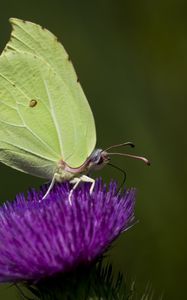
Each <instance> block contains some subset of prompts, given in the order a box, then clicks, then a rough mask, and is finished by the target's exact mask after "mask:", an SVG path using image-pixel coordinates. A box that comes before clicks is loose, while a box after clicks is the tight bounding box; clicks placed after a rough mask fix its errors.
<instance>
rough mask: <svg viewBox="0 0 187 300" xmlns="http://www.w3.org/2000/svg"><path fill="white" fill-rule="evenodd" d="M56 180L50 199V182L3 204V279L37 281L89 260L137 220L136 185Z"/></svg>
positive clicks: (0, 221) (0, 269)
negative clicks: (127, 187) (121, 188)
mask: <svg viewBox="0 0 187 300" xmlns="http://www.w3.org/2000/svg"><path fill="white" fill-rule="evenodd" d="M71 188H72V186H71V185H70V183H68V182H65V183H62V184H56V186H55V187H54V188H53V190H52V191H51V192H50V194H49V196H48V198H47V199H45V200H42V196H43V195H44V193H45V190H46V187H45V186H43V187H41V189H40V191H35V190H34V189H33V190H31V191H30V192H28V195H27V197H25V196H24V194H19V195H18V196H17V197H16V199H15V200H14V201H13V202H7V203H5V204H3V205H2V207H1V208H0V281H1V282H10V281H11V282H12V281H13V282H16V281H22V280H24V281H32V282H37V281H39V280H40V279H42V278H46V277H49V276H52V275H54V274H57V273H63V272H69V271H71V270H74V269H76V267H78V266H80V265H88V264H90V263H91V262H92V261H94V260H95V259H97V258H98V257H100V256H101V255H102V254H103V252H104V251H105V250H106V249H107V248H108V247H109V246H110V244H111V242H112V241H113V240H114V239H116V237H117V236H118V235H119V234H120V233H121V232H122V231H124V230H126V229H127V228H128V227H129V226H130V225H131V223H132V221H133V218H134V202H135V190H134V189H130V190H126V191H125V192H124V193H122V194H121V195H120V194H117V192H116V191H117V187H116V183H114V182H112V183H110V185H109V188H108V190H107V189H106V186H105V185H104V184H103V183H102V181H101V180H97V181H96V185H95V189H94V192H93V193H92V194H91V195H90V193H89V184H87V183H85V184H82V185H80V186H79V187H78V188H77V189H76V190H75V191H74V192H73V195H72V204H70V203H69V200H68V195H69V193H70V190H71Z"/></svg>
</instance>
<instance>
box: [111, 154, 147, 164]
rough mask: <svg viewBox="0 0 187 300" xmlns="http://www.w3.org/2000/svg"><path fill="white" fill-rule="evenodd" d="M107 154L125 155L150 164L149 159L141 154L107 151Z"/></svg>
mask: <svg viewBox="0 0 187 300" xmlns="http://www.w3.org/2000/svg"><path fill="white" fill-rule="evenodd" d="M108 155H119V156H126V157H130V158H134V159H138V160H142V161H143V162H144V163H145V164H146V165H148V166H150V162H149V160H148V159H147V158H145V157H143V156H137V155H132V154H127V153H119V152H108Z"/></svg>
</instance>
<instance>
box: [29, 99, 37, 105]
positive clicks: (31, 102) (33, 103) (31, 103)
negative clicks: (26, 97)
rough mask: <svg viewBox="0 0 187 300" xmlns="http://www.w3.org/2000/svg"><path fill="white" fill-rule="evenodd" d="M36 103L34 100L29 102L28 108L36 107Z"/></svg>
mask: <svg viewBox="0 0 187 300" xmlns="http://www.w3.org/2000/svg"><path fill="white" fill-rule="evenodd" d="M37 103H38V102H37V101H36V100H35V99H32V100H30V102H29V107H35V106H36V105H37Z"/></svg>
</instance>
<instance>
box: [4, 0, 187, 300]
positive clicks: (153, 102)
mask: <svg viewBox="0 0 187 300" xmlns="http://www.w3.org/2000/svg"><path fill="white" fill-rule="evenodd" d="M9 17H18V18H22V19H25V20H30V21H34V22H36V23H39V24H41V25H42V26H45V27H47V28H48V29H50V30H51V31H52V32H53V33H55V34H56V35H57V36H58V37H59V39H60V40H61V41H62V42H63V44H64V46H65V48H66V49H67V51H68V53H69V54H70V57H71V59H72V61H73V63H74V65H75V68H76V70H77V73H78V76H79V78H80V81H81V83H82V86H83V88H84V91H85V93H86V95H87V97H88V99H89V102H90V105H91V107H92V110H93V113H94V116H95V121H96V126H97V139H98V146H99V147H107V146H108V145H111V144H114V143H118V142H123V141H128V140H131V141H134V142H135V143H136V145H137V147H136V149H135V150H133V151H132V152H134V153H137V154H145V155H146V156H147V157H149V158H150V160H151V162H152V166H151V167H150V168H148V167H146V166H145V165H144V164H143V163H141V162H137V161H132V160H128V159H123V158H115V159H114V160H113V161H114V162H115V163H116V164H118V165H120V166H121V167H123V168H125V170H126V172H127V185H128V186H136V187H137V189H138V195H137V205H136V216H137V219H139V223H138V224H137V225H136V226H134V227H133V228H132V229H131V230H130V231H128V232H127V233H125V234H124V235H123V236H122V237H120V238H119V239H118V241H117V242H116V243H115V247H113V249H112V251H111V255H112V257H111V260H112V261H113V263H114V266H115V268H116V270H121V271H123V272H124V274H125V275H126V276H127V278H128V280H131V279H133V280H134V279H135V280H136V282H137V285H138V287H139V288H140V290H141V289H143V288H144V287H145V285H146V284H147V283H148V282H150V283H151V284H152V286H153V288H154V290H155V291H156V294H158V295H160V294H162V293H163V294H164V299H168V300H172V299H175V300H176V299H187V296H186V286H185V284H186V267H187V265H186V252H187V246H186V230H187V224H186V212H187V204H186V203H187V201H186V199H185V198H186V170H187V164H186V161H187V160H186V153H187V152H186V150H187V147H186V144H187V142H186V112H187V2H186V1H182V0H178V1H177V0H170V1H167V0H166V1H163V0H162V1H161V0H159V1H150V0H147V1H146V0H143V1H126V0H125V1H64V0H61V1H58V0H52V1H51V0H45V1H36V0H32V1H26V0H25V1H18V0H17V1H13V0H6V1H4V2H3V1H1V5H0V48H1V49H3V47H4V45H5V43H6V42H7V41H8V39H9V34H10V25H9V23H8V18H9ZM101 174H102V176H103V177H105V179H106V180H108V179H109V178H110V177H116V178H120V176H119V174H118V173H117V172H116V171H113V170H112V169H109V167H108V168H106V169H105V170H104V171H103V172H102V173H100V174H98V175H101ZM0 178H1V185H0V186H1V191H0V199H1V201H5V200H7V199H13V197H14V196H15V194H16V193H18V192H19V191H26V190H27V188H28V187H29V186H36V187H37V186H39V185H40V184H41V183H42V180H40V179H37V178H33V177H31V176H28V175H25V174H21V173H19V172H16V171H14V170H12V169H10V168H7V167H5V166H3V165H1V166H0ZM0 299H17V298H16V291H15V290H14V288H10V287H9V286H5V285H2V286H1V288H0Z"/></svg>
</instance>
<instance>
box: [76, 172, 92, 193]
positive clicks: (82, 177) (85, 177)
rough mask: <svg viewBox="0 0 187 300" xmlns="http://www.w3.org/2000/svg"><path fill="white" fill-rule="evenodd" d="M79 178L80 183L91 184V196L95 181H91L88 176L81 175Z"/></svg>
mask: <svg viewBox="0 0 187 300" xmlns="http://www.w3.org/2000/svg"><path fill="white" fill-rule="evenodd" d="M80 178H81V181H84V182H90V183H91V187H90V195H91V194H92V192H93V189H94V186H95V179H93V178H91V177H89V176H86V175H82V176H81V177H80Z"/></svg>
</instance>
